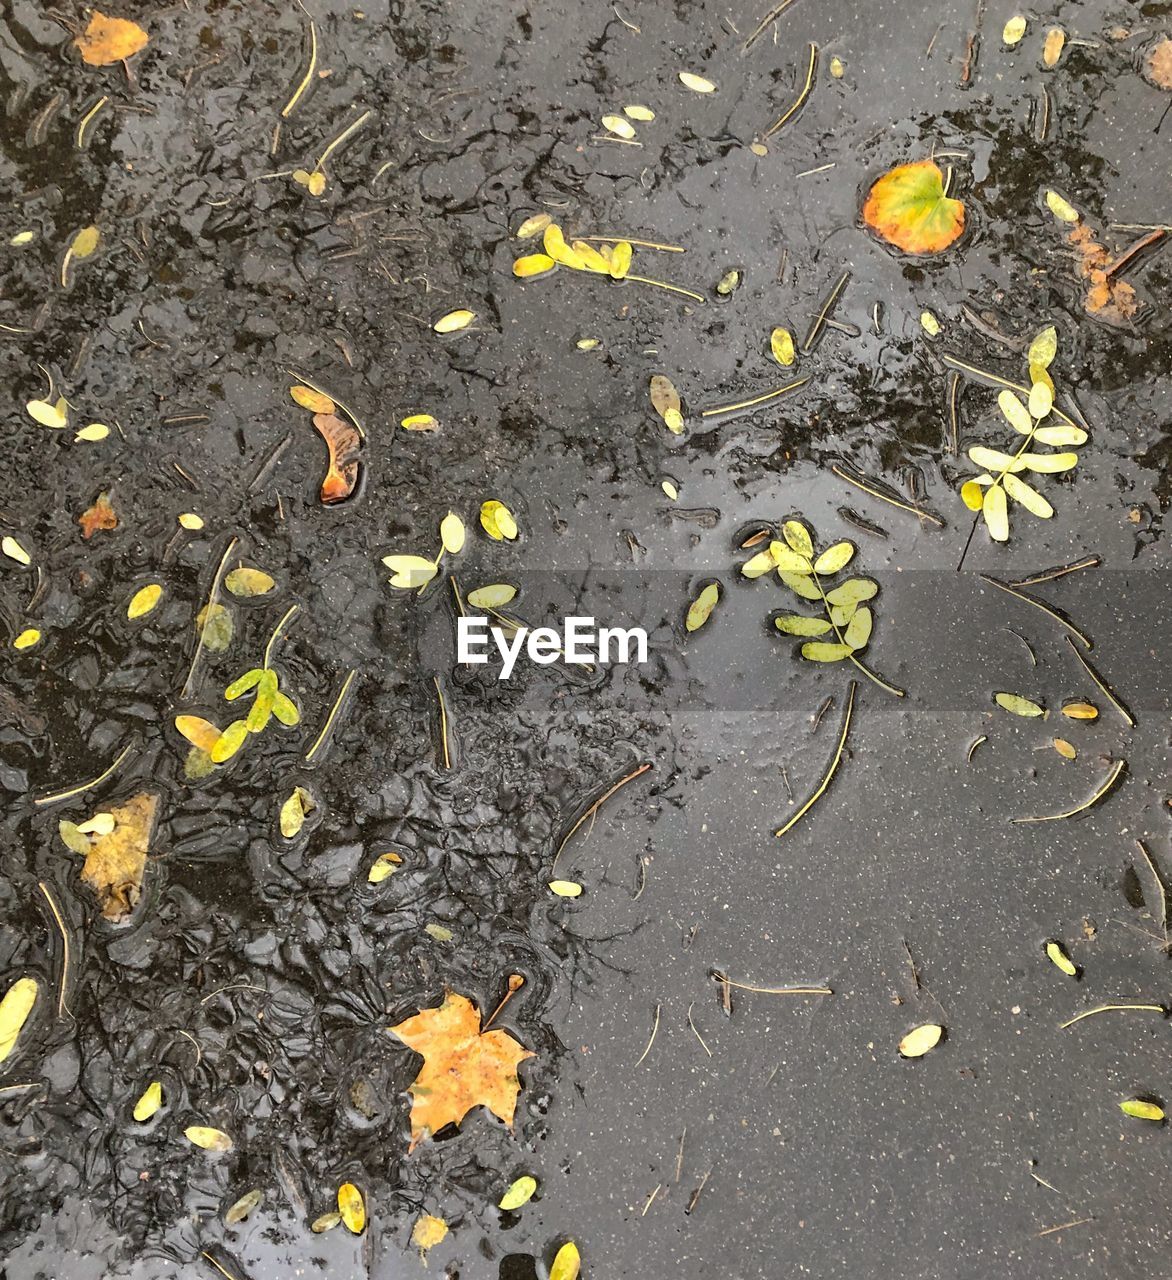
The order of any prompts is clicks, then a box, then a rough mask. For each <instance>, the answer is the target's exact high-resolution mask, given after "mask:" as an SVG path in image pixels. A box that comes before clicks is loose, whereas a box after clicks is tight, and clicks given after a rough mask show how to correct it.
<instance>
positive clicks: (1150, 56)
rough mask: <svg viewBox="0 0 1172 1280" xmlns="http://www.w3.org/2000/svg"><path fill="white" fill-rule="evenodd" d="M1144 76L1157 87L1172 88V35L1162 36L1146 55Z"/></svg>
mask: <svg viewBox="0 0 1172 1280" xmlns="http://www.w3.org/2000/svg"><path fill="white" fill-rule="evenodd" d="M1143 72H1144V77H1145V78H1146V79H1147V80H1149V81H1150V82H1151V83H1152V84H1154V85H1155V86H1156V88H1157V89H1170V90H1172V36H1161V37H1160V38H1159V39H1158V40H1157V41H1156V43H1155V44H1153V45H1152V46H1151V48H1150V49H1149V50H1148V51H1147V53H1146V54H1145V55H1144V61H1143Z"/></svg>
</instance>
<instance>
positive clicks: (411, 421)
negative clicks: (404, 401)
mask: <svg viewBox="0 0 1172 1280" xmlns="http://www.w3.org/2000/svg"><path fill="white" fill-rule="evenodd" d="M399 426H401V427H402V428H403V430H404V431H438V430H439V423H438V422H437V421H436V420H435V418H433V417H432V416H431V414H430V413H411V414H408V415H407V417H405V418H404V419H403V421H402V422H400V423H399Z"/></svg>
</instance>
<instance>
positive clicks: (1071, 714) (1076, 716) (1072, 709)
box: [1062, 702, 1099, 720]
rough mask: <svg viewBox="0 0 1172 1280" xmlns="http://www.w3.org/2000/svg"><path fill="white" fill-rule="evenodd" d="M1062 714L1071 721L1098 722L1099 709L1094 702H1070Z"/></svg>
mask: <svg viewBox="0 0 1172 1280" xmlns="http://www.w3.org/2000/svg"><path fill="white" fill-rule="evenodd" d="M1062 714H1063V715H1064V716H1066V717H1067V718H1068V719H1070V720H1097V719H1098V718H1099V708H1098V707H1096V706H1095V704H1094V703H1093V702H1068V703H1067V704H1066V705H1065V706H1064V707H1063V708H1062Z"/></svg>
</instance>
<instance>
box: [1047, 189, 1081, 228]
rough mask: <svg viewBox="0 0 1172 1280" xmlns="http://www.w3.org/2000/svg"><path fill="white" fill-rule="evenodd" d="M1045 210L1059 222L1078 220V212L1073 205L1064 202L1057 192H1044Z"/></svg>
mask: <svg viewBox="0 0 1172 1280" xmlns="http://www.w3.org/2000/svg"><path fill="white" fill-rule="evenodd" d="M1046 208H1047V209H1049V210H1050V212H1051V213H1052V214H1053V215H1054V216H1055V217H1056V218H1057V219H1058V220H1059V221H1060V222H1077V221H1078V219H1079V212H1078V210H1077V209H1076V208H1075V207H1074V205H1072V204H1070V203H1068V202H1067V201H1066V200H1064V199H1063V198H1062V197H1061V196H1060V195H1059V194H1058V192H1057V191H1047V192H1046Z"/></svg>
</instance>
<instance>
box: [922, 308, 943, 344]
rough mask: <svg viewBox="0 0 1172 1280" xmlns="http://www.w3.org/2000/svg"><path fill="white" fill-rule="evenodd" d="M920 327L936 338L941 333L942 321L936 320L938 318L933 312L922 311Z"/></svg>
mask: <svg viewBox="0 0 1172 1280" xmlns="http://www.w3.org/2000/svg"><path fill="white" fill-rule="evenodd" d="M920 327H921V328H922V329H923V330H924V332H925V333H926V334H928V335H929V336H930V337H933V338H934V337H936V335H937V334H938V333H939V332H940V321H939V320H937V319H936V316H935V315H934V314H933V313H932V312H931V311H921V312H920Z"/></svg>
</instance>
